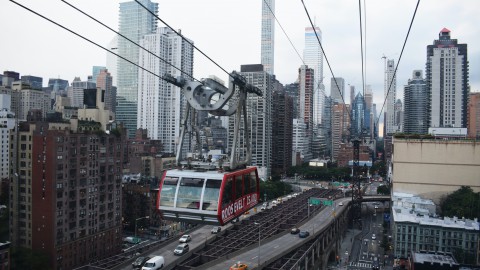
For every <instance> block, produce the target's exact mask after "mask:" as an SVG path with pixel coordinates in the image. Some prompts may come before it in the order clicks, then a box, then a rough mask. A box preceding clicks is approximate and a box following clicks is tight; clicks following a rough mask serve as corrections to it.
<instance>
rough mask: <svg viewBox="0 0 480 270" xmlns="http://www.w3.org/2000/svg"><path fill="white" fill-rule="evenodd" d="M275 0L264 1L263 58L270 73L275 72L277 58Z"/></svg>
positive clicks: (265, 68) (263, 62) (264, 67)
mask: <svg viewBox="0 0 480 270" xmlns="http://www.w3.org/2000/svg"><path fill="white" fill-rule="evenodd" d="M274 13H275V0H264V1H262V44H261V46H262V48H261V52H260V53H261V58H262V61H261V63H262V65H263V69H264V70H265V71H266V72H268V73H270V74H275V73H274V60H275V53H274V52H275V50H274V49H275V46H274V45H275V17H274V16H273V14H274Z"/></svg>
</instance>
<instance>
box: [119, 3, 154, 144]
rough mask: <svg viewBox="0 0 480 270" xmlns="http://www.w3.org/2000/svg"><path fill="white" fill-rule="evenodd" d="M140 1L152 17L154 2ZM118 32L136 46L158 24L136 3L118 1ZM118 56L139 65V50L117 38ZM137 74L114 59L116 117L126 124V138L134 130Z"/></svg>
mask: <svg viewBox="0 0 480 270" xmlns="http://www.w3.org/2000/svg"><path fill="white" fill-rule="evenodd" d="M139 2H140V3H141V4H142V5H143V6H145V7H147V9H148V10H150V11H151V12H153V13H154V14H157V13H158V4H157V3H153V2H152V1H150V0H140V1H139ZM118 29H119V30H118V31H119V32H120V34H122V35H123V36H126V37H127V38H129V39H130V40H132V41H133V42H136V43H139V42H140V40H141V39H142V38H143V36H144V35H147V34H152V33H154V32H155V30H156V29H157V21H156V18H155V17H154V16H152V14H150V12H148V11H147V10H145V9H144V8H143V7H142V6H140V5H139V4H137V3H136V2H135V1H129V2H121V3H120V13H119V26H118ZM118 54H119V55H121V56H122V57H125V58H126V59H128V60H130V61H131V62H133V63H135V64H138V63H139V59H140V58H139V57H140V56H139V48H138V47H137V46H135V45H133V44H132V43H131V42H130V41H128V40H126V39H124V38H119V39H118ZM138 72H139V69H138V68H137V67H134V66H132V64H131V63H129V62H127V61H125V60H123V59H118V60H117V74H118V78H117V79H116V80H117V110H116V118H117V119H118V121H120V122H122V123H123V124H124V125H125V127H126V128H127V130H128V134H129V137H133V136H134V135H135V130H136V129H137V105H138V102H137V98H138Z"/></svg>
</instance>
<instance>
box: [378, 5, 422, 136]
mask: <svg viewBox="0 0 480 270" xmlns="http://www.w3.org/2000/svg"><path fill="white" fill-rule="evenodd" d="M419 4H420V0H418V1H417V5H416V6H415V11H414V12H413V16H412V19H411V20H410V26H409V27H408V32H407V36H406V37H405V41H404V42H403V46H402V51H401V52H400V56H399V57H398V60H397V65H396V66H395V71H394V72H393V76H392V80H391V81H390V85H389V86H388V91H387V94H386V95H385V100H384V101H383V105H382V109H381V110H380V113H379V114H378V118H377V121H376V126H377V127H378V123H379V121H380V116H381V115H382V111H383V108H384V106H385V103H386V102H387V97H388V94H389V93H390V89H391V87H392V83H393V80H394V79H395V77H396V76H397V69H398V65H399V64H400V60H402V55H403V51H404V50H405V45H406V44H407V40H408V36H409V35H410V30H411V29H412V25H413V21H414V20H415V15H416V14H417V10H418V6H419ZM385 124H386V123H384V125H385ZM386 135H387V134H383V136H386Z"/></svg>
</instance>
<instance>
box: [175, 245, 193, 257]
mask: <svg viewBox="0 0 480 270" xmlns="http://www.w3.org/2000/svg"><path fill="white" fill-rule="evenodd" d="M189 249H190V247H189V246H188V244H180V245H178V246H177V248H175V250H174V251H173V254H175V255H183V254H185V253H187V252H188V250H189Z"/></svg>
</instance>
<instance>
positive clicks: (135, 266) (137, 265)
mask: <svg viewBox="0 0 480 270" xmlns="http://www.w3.org/2000/svg"><path fill="white" fill-rule="evenodd" d="M148 260H150V257H138V258H137V259H136V260H135V261H134V262H133V263H132V268H133V269H140V268H142V266H143V265H144V264H145V263H146V262H147V261H148Z"/></svg>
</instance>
